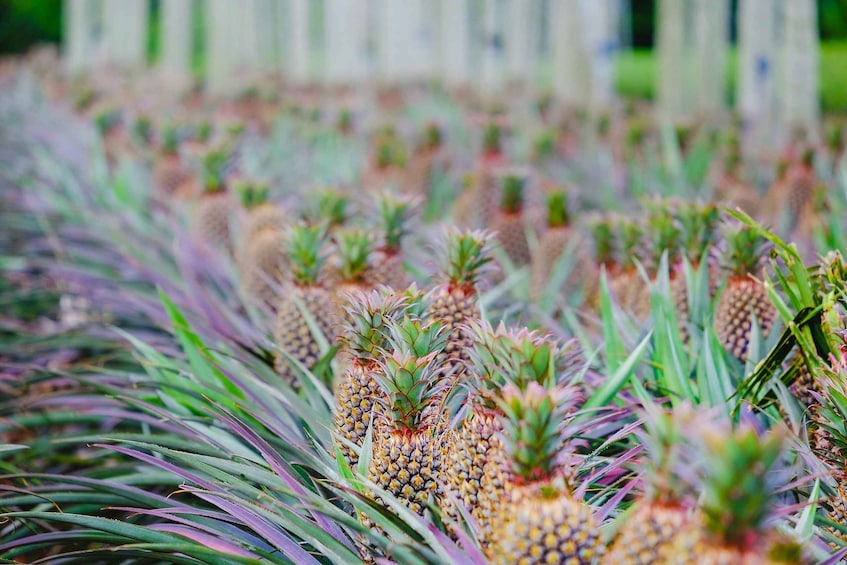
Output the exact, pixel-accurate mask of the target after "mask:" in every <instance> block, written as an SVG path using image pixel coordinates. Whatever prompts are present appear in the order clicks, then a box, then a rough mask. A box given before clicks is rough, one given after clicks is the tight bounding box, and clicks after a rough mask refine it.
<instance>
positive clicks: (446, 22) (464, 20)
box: [440, 0, 471, 87]
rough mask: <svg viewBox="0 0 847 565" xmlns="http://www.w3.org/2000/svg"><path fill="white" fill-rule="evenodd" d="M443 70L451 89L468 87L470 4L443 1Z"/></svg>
mask: <svg viewBox="0 0 847 565" xmlns="http://www.w3.org/2000/svg"><path fill="white" fill-rule="evenodd" d="M440 8H441V38H440V39H441V41H440V45H441V48H440V55H441V70H442V77H443V79H444V82H445V84H446V85H447V86H449V87H463V86H467V84H468V79H469V72H470V48H469V47H470V33H471V27H470V4H469V2H468V0H441V4H440Z"/></svg>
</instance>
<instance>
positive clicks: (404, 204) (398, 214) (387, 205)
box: [377, 192, 415, 253]
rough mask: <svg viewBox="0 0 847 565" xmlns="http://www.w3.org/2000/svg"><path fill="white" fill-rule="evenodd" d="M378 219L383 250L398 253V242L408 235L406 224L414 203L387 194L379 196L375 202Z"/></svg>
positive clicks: (411, 200) (404, 198) (409, 199)
mask: <svg viewBox="0 0 847 565" xmlns="http://www.w3.org/2000/svg"><path fill="white" fill-rule="evenodd" d="M377 205H378V206H379V219H380V222H381V224H382V229H383V232H384V234H385V243H384V245H383V249H384V250H385V251H386V252H388V253H398V252H399V251H400V242H401V240H402V239H403V236H405V235H406V234H407V233H408V230H407V224H408V222H409V219H410V218H411V217H412V212H413V210H414V205H415V201H414V200H413V199H412V198H407V197H403V196H395V195H393V194H391V193H389V192H385V193H383V194H381V195H380V197H379V199H378V200H377Z"/></svg>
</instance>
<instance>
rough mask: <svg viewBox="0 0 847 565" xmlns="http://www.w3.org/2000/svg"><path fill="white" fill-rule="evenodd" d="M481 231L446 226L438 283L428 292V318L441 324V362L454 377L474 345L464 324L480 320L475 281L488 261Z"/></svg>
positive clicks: (468, 358)
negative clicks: (444, 339) (444, 342)
mask: <svg viewBox="0 0 847 565" xmlns="http://www.w3.org/2000/svg"><path fill="white" fill-rule="evenodd" d="M489 237H490V236H489V234H488V233H486V232H482V231H459V230H455V229H448V230H447V232H446V234H445V242H444V247H443V249H442V258H441V270H440V271H441V272H440V275H439V277H440V283H439V284H438V285H437V286H436V287H435V288H434V289H432V291H431V292H430V293H429V297H428V299H429V307H428V310H427V313H428V315H429V318H430V319H432V321H433V322H434V323H436V324H439V325H441V326H443V327H444V331H445V333H446V335H447V345H446V347H445V349H444V357H445V359H444V363H445V364H446V365H447V367H448V368H449V371H448V372H449V373H450V374H452V376H453V377H454V378H457V377H459V376H460V375H461V374H463V373H464V371H465V366H466V364H467V363H468V361H469V360H470V357H469V352H470V347H471V345H472V344H473V341H472V338H471V336H470V335H469V333H468V330H467V327H466V324H468V323H469V322H471V321H474V320H479V319H480V311H479V304H478V302H477V301H478V296H477V282H478V281H479V278H480V276H481V274H482V270H483V268H484V267H485V266H486V265H487V264H488V263H489V262H490V261H491V256H490V254H489V251H488V246H487V244H486V240H487V239H488V238H489Z"/></svg>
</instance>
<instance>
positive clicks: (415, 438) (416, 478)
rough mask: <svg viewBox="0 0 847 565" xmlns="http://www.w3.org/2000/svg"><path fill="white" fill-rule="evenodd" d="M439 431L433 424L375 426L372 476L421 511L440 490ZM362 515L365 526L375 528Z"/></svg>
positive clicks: (413, 508) (441, 458) (440, 453)
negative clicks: (418, 427) (405, 427)
mask: <svg viewBox="0 0 847 565" xmlns="http://www.w3.org/2000/svg"><path fill="white" fill-rule="evenodd" d="M437 432H439V430H436V429H434V428H433V427H424V428H422V429H421V430H416V431H411V430H402V431H400V430H392V429H389V428H388V427H387V426H386V425H385V423H383V422H378V423H377V424H376V425H375V426H374V443H373V454H372V456H371V462H370V465H369V467H368V478H369V479H370V480H371V481H373V482H374V483H376V484H378V485H379V486H380V487H381V488H383V489H385V490H386V491H388V492H390V493H391V494H393V495H394V496H395V497H397V498H398V499H399V500H401V501H402V502H403V503H405V504H406V505H407V506H408V507H409V509H410V510H412V511H413V512H416V513H418V514H423V511H424V508H425V507H426V503H427V502H428V501H430V500H433V499H435V497H436V496H437V493H438V481H439V479H440V473H441V470H442V462H443V450H442V449H441V446H440V445H439V434H438V433H437ZM375 498H376V499H377V500H379V497H375ZM362 518H363V520H364V523H365V525H367V526H368V527H374V524H373V523H372V522H371V521H370V520H369V519H368V517H367V516H363V517H362Z"/></svg>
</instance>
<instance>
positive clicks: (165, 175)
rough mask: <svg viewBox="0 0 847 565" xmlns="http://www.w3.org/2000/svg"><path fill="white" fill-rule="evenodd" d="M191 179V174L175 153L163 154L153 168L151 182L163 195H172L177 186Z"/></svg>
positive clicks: (177, 188)
mask: <svg viewBox="0 0 847 565" xmlns="http://www.w3.org/2000/svg"><path fill="white" fill-rule="evenodd" d="M190 180H191V175H190V174H189V173H188V171H186V170H185V169H184V168H183V166H182V164H181V163H180V160H179V157H177V156H176V155H164V156H163V157H162V158H161V159H159V160H158V161H156V165H155V167H154V168H153V184H154V186H155V187H156V189H157V190H158V192H159V193H160V194H161V195H162V196H165V197H168V196H173V195H174V194H176V192H177V191H178V190H179V187H180V186H182V185H183V184H185V183H187V182H189V181H190Z"/></svg>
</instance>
